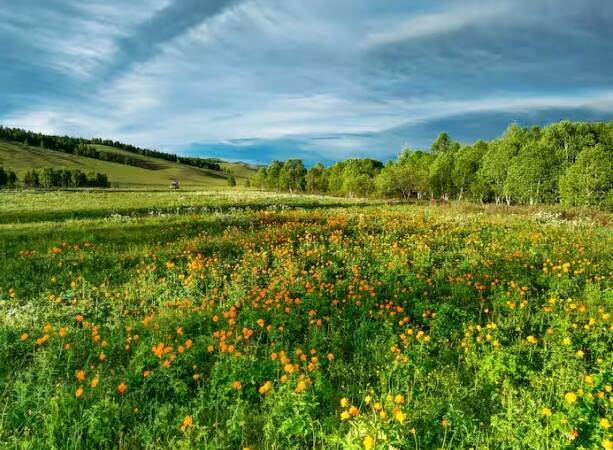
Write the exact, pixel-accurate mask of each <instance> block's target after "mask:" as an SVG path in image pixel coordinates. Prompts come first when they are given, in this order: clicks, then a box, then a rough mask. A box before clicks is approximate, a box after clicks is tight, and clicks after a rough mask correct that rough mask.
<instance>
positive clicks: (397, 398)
mask: <svg viewBox="0 0 613 450" xmlns="http://www.w3.org/2000/svg"><path fill="white" fill-rule="evenodd" d="M394 403H396V404H397V405H402V404H403V403H404V395H402V394H397V395H396V396H395V397H394Z"/></svg>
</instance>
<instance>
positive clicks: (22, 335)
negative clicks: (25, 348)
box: [19, 333, 30, 341]
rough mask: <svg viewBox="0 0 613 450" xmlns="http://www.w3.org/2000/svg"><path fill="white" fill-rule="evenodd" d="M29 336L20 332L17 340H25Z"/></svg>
mask: <svg viewBox="0 0 613 450" xmlns="http://www.w3.org/2000/svg"><path fill="white" fill-rule="evenodd" d="M29 336H30V335H29V334H28V333H22V334H21V336H19V340H21V341H27V340H28V337H29Z"/></svg>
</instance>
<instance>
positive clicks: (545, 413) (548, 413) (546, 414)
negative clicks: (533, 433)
mask: <svg viewBox="0 0 613 450" xmlns="http://www.w3.org/2000/svg"><path fill="white" fill-rule="evenodd" d="M543 417H551V409H549V408H547V407H545V408H543Z"/></svg>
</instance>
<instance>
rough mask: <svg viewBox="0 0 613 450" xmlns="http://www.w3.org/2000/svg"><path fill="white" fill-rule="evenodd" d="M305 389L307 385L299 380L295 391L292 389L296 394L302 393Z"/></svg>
mask: <svg viewBox="0 0 613 450" xmlns="http://www.w3.org/2000/svg"><path fill="white" fill-rule="evenodd" d="M306 388H307V384H306V382H305V381H303V380H300V381H299V382H298V383H296V389H294V392H295V393H296V394H300V393H302V392H304V391H305V390H306Z"/></svg>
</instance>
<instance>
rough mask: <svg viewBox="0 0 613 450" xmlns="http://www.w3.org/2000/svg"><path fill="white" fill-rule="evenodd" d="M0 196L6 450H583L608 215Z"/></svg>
mask: <svg viewBox="0 0 613 450" xmlns="http://www.w3.org/2000/svg"><path fill="white" fill-rule="evenodd" d="M560 212H561V210H560V209H556V208H551V207H548V208H544V207H542V208H541V207H534V208H502V207H493V206H488V207H481V206H476V205H472V206H467V205H454V204H452V205H450V206H446V207H437V206H429V205H409V204H383V203H381V202H374V201H366V200H360V199H338V198H331V197H318V196H297V195H289V194H266V193H260V192H256V191H239V192H237V191H212V192H189V193H185V192H96V191H92V192H83V191H80V192H48V193H34V192H30V193H0V395H1V396H2V397H1V398H0V400H1V401H2V405H3V406H2V407H1V408H0V447H2V448H4V447H6V448H51V447H54V448H210V449H225V448H227V449H237V448H238V449H243V448H249V449H251V450H255V449H293V448H296V449H302V448H317V449H319V448H321V449H368V450H372V449H433V448H441V449H464V448H466V449H468V448H474V449H559V448H576V449H581V448H583V449H597V448H606V446H605V444H606V445H608V444H607V442H610V440H611V428H610V425H611V422H613V412H612V411H613V352H611V349H612V348H613V334H612V331H613V322H612V319H611V312H612V311H611V306H612V304H613V289H612V288H613V260H612V259H611V254H613V228H612V227H611V225H610V224H611V214H609V213H605V212H596V211H580V210H575V211H566V212H565V213H564V214H561V213H560Z"/></svg>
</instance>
